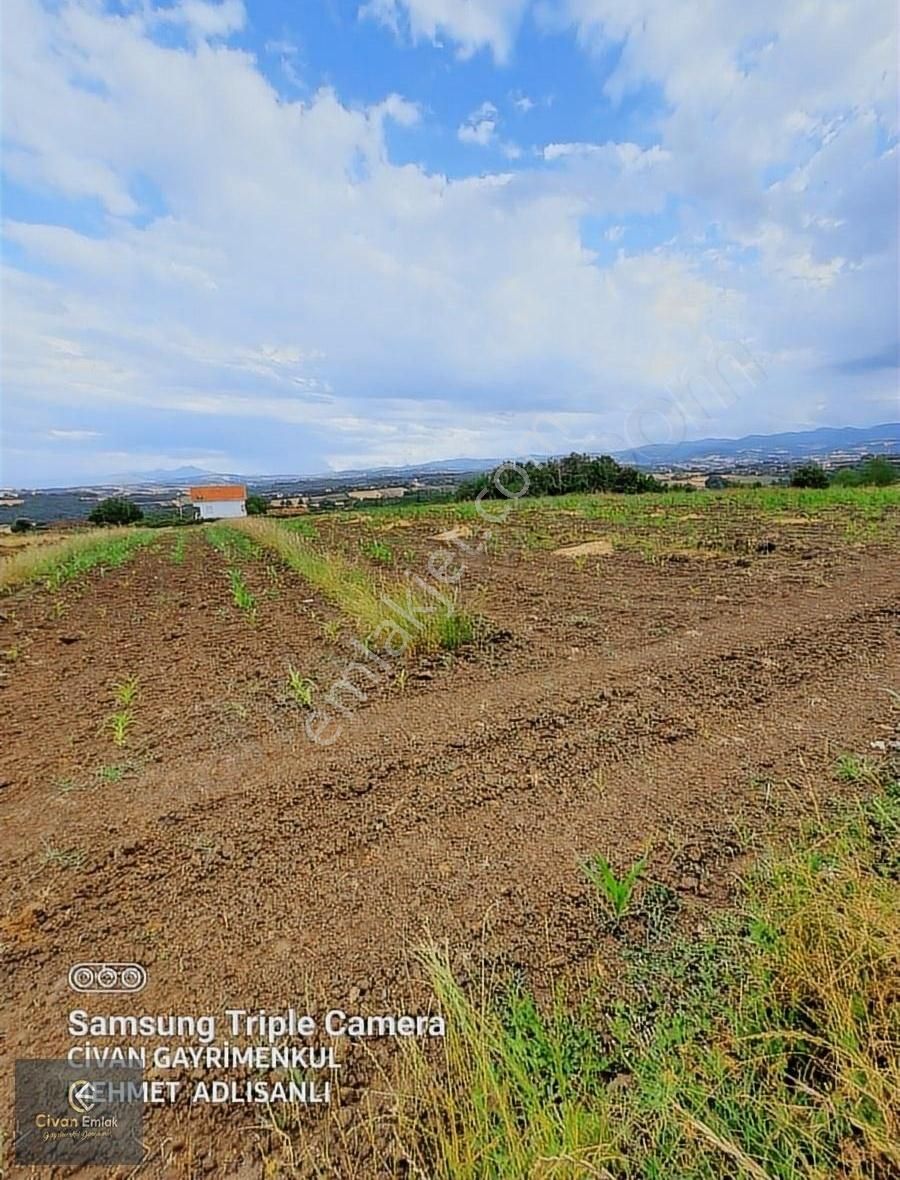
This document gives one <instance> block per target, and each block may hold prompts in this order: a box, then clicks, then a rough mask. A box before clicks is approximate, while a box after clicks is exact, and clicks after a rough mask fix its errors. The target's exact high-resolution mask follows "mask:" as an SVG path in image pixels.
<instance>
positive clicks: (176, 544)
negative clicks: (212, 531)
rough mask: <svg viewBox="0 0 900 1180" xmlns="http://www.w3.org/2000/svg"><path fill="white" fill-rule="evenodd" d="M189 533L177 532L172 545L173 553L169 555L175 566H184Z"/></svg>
mask: <svg viewBox="0 0 900 1180" xmlns="http://www.w3.org/2000/svg"><path fill="white" fill-rule="evenodd" d="M187 540H188V539H187V533H185V532H177V533H176V534H175V539H174V541H173V543H172V551H171V552H170V554H169V560H170V561H171V562H172V564H173V565H184V554H185V550H186V549H187Z"/></svg>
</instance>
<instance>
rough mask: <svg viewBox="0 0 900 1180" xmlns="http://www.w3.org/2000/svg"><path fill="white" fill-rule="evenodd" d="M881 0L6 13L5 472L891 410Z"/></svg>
mask: <svg viewBox="0 0 900 1180" xmlns="http://www.w3.org/2000/svg"><path fill="white" fill-rule="evenodd" d="M891 9H892V6H890V5H885V4H883V3H881V2H880V0H877V2H876V0H860V2H859V3H857V4H854V5H852V6H851V5H848V4H846V3H845V2H844V0H818V2H816V3H799V4H795V5H791V6H785V5H784V4H783V3H778V4H776V3H774V2H771V0H758V2H757V3H754V4H752V5H747V4H746V3H744V2H743V0H718V2H717V4H716V5H714V6H711V5H709V4H706V3H704V2H701V0H688V2H686V3H685V4H683V5H672V4H671V3H670V2H669V3H666V2H664V0H368V2H367V3H358V2H357V0H323V2H322V3H306V4H298V3H296V0H244V2H243V3H242V2H241V0H221V2H207V0H170V2H168V3H156V2H154V0H116V2H113V0H108V2H104V0H53V2H50V0H47V2H43V0H4V5H3V10H2V16H3V28H2V33H3V52H4V55H5V59H4V62H3V70H4V79H5V84H4V88H3V93H2V103H3V210H2V213H3V272H2V300H3V302H2V327H3V353H2V379H3V386H2V389H3V393H2V421H0V425H2V432H3V434H2V448H0V485H2V484H7V485H19V486H29V485H31V486H35V485H49V484H54V483H55V484H60V483H67V482H75V481H91V480H99V479H102V478H104V477H106V476H109V475H114V474H116V473H119V472H134V471H140V470H147V469H151V468H157V467H170V466H180V465H183V464H191V463H195V464H199V465H201V466H205V467H210V468H212V469H215V470H220V471H233V472H246V473H266V472H270V473H274V472H291V471H296V472H304V471H305V472H312V471H323V470H327V469H335V468H343V467H350V466H352V467H357V466H363V465H375V464H379V465H380V464H385V463H397V464H400V463H414V462H420V461H423V460H427V459H436V458H446V457H451V456H456V455H470V456H472V455H474V456H492V455H510V454H521V453H526V452H539V453H540V452H543V453H547V452H553V453H555V452H558V451H560V450H565V449H575V448H579V449H581V448H584V449H590V450H615V449H619V448H622V447H627V446H639V445H642V444H645V443H652V442H662V441H669V440H673V439H679V438H692V437H702V436H704V435H715V436H721V435H739V434H743V433H749V432H753V431H775V430H789V429H805V428H810V427H815V426H819V425H842V424H856V425H866V424H872V423H875V422H881V421H888V420H893V419H896V418H897V417H898V396H897V389H898V385H897V322H898V314H897V310H898V309H897V277H898V275H897V266H898V260H897V156H898V150H897V105H896V98H897V78H896V60H897V28H896V16H895V14H894V13H893V12H892V10H891Z"/></svg>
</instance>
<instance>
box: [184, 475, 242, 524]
mask: <svg viewBox="0 0 900 1180" xmlns="http://www.w3.org/2000/svg"><path fill="white" fill-rule="evenodd" d="M188 499H189V500H190V502H191V503H192V504H193V506H194V507H195V508H196V509H197V510H198V511H199V513H200V519H201V520H227V519H228V518H229V517H232V518H233V517H235V516H246V515H247V489H246V488H245V487H244V485H243V484H237V483H229V484H211V485H210V486H209V487H205V488H190V490H189V491H188Z"/></svg>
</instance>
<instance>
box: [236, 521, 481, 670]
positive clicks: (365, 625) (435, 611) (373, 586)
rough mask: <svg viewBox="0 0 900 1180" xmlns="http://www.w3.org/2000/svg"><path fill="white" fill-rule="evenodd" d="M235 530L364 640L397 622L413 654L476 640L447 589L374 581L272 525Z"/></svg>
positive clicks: (248, 524) (251, 524) (249, 523)
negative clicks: (330, 605) (298, 579)
mask: <svg viewBox="0 0 900 1180" xmlns="http://www.w3.org/2000/svg"><path fill="white" fill-rule="evenodd" d="M231 531H233V532H235V533H238V532H240V533H241V534H245V539H249V540H250V541H251V543H255V544H256V545H257V546H262V547H263V548H265V549H269V550H271V551H272V552H274V553H277V554H278V555H279V556H280V557H281V559H282V560H283V561H284V562H285V563H286V564H287V565H289V566H290V567H291V568H292V569H294V570H296V571H297V573H299V574H300V575H301V576H302V577H304V578H306V580H307V581H308V582H310V583H311V584H312V585H313V586H315V587H316V588H317V589H318V590H320V591H321V593H322V594H323V595H324V596H325V597H326V598H327V599H328V600H329V601H330V602H332V603H334V605H335V606H337V608H338V609H339V610H340V611H341V613H342V614H344V615H345V616H347V618H349V619H350V620H351V622H352V623H353V625H354V627H355V628H356V630H357V632H358V633H359V634H360V635H362V637H363V638H364V639H366V640H369V639H370V638H372V637H373V636H378V635H386V634H388V633H389V632H390V631H391V630H394V629H396V627H397V626H398V620H399V621H400V622H401V623H402V625H403V628H404V630H406V631H407V634H408V635H409V643H408V645H407V650H408V651H410V652H412V651H415V650H429V649H432V650H433V649H436V648H443V649H444V650H446V651H453V650H455V649H456V648H458V647H460V646H461V645H463V644H465V643H469V642H470V641H471V640H472V639H473V638H474V637H475V633H476V621H475V620H474V619H473V618H472V617H471V616H469V615H468V614H466V612H465V611H463V610H462V608H461V607H460V605H459V602H458V598H457V595H456V593H455V592H451V591H449V590H446V588H441V593H440V594H439V595H438V594H435V595H431V594H429V593H428V591H427V590H417V589H414V588H413V587H411V586H410V585H408V584H405V583H401V582H396V581H395V582H387V581H385V580H383V579H381V578H379V579H376V578H374V577H373V576H372V575H371V574H370V573H369V571H367V570H365V569H362V568H360V567H359V566H356V565H353V564H352V563H351V562H349V561H348V560H347V559H346V558H345V557H343V556H342V555H341V554H339V553H334V552H330V551H327V550H324V549H321V548H319V547H317V546H315V545H313V544H312V543H311V542H310V541H309V539H308V538H306V537H304V536H302V535H300V534H299V533H297V532H296V531H295V530H293V529H289V528H286V527H285V526H283V525H280V524H278V523H276V522H275V521H272V520H263V519H260V518H259V517H254V518H251V519H248V520H242V521H240V522H236V523H235V525H234V526H233V528H232V529H231Z"/></svg>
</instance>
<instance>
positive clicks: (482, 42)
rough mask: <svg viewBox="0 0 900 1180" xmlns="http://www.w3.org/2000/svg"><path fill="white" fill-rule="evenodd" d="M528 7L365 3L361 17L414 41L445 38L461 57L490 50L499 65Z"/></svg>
mask: <svg viewBox="0 0 900 1180" xmlns="http://www.w3.org/2000/svg"><path fill="white" fill-rule="evenodd" d="M528 7H529V0H368V3H366V4H364V5H363V6H362V7H361V9H360V13H361V15H363V16H367V17H371V18H373V19H375V20H378V21H381V23H382V24H385V25H387V26H388V27H389V28H391V29H393V30H394V32H395V33H396V34H398V35H402V34H403V33H404V32H406V33H407V34H408V35H409V36H410V37H411V38H412V39H413V40H414V41H431V42H434V43H439V41H440V38H441V37H442V36H446V37H447V38H449V40H451V41H452V42H453V43H454V44H455V45H456V47H457V51H458V53H459V54H460V56H461V57H471V55H472V54H473V53H476V52H477V51H478V50H480V49H489V50H490V52H491V53H492V54H493V56H494V59H495V60H496V61H497V62H500V63H502V62H505V61H507V60H508V59H509V56H510V54H511V52H512V46H513V42H514V40H515V36H516V32H517V30H518V28H519V25H520V24H521V21H522V18H523V16H524V14H525V12H526V10H527V9H528Z"/></svg>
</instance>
